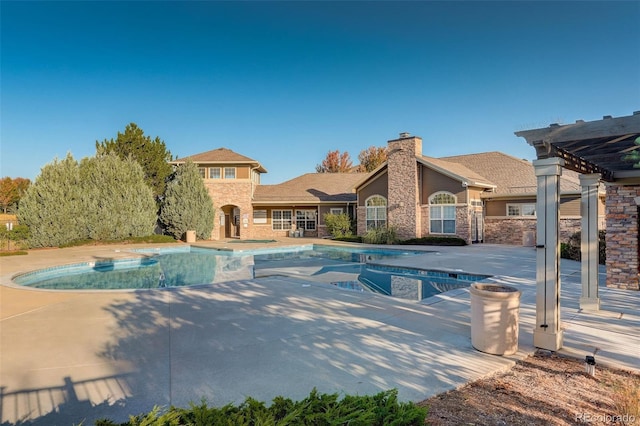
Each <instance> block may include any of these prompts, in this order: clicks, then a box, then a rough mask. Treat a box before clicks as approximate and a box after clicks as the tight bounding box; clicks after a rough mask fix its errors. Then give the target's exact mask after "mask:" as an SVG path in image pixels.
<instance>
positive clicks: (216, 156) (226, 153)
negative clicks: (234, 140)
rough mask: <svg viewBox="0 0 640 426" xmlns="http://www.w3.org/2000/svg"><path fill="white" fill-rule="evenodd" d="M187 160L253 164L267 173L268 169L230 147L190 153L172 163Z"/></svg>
mask: <svg viewBox="0 0 640 426" xmlns="http://www.w3.org/2000/svg"><path fill="white" fill-rule="evenodd" d="M185 161H193V162H194V163H197V164H215V163H221V164H224V163H229V164H252V165H255V166H257V167H258V170H259V171H261V172H263V173H265V172H266V171H267V170H266V169H265V168H264V167H262V165H261V164H260V162H258V161H256V160H254V159H252V158H249V157H246V156H244V155H242V154H238V153H237V152H235V151H232V150H230V149H228V148H218V149H212V150H211V151H207V152H201V153H200V154H194V155H190V156H188V157H183V158H180V159H177V160H175V161H173V162H172V163H184V162H185Z"/></svg>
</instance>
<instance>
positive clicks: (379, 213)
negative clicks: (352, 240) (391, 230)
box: [365, 195, 387, 231]
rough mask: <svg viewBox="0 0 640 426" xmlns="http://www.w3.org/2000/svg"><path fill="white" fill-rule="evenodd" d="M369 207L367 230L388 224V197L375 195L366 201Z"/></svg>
mask: <svg viewBox="0 0 640 426" xmlns="http://www.w3.org/2000/svg"><path fill="white" fill-rule="evenodd" d="M365 206H366V208H367V231H368V230H369V229H375V228H383V227H386V226H387V199H386V198H384V197H382V196H380V195H373V196H371V197H369V198H367V201H365Z"/></svg>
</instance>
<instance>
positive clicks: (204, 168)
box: [198, 167, 207, 179]
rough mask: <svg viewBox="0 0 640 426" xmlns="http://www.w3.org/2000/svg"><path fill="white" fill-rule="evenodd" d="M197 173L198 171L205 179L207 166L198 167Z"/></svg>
mask: <svg viewBox="0 0 640 426" xmlns="http://www.w3.org/2000/svg"><path fill="white" fill-rule="evenodd" d="M198 173H200V177H201V178H202V179H205V178H206V177H207V168H206V167H198Z"/></svg>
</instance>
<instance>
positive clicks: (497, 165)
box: [440, 151, 580, 196]
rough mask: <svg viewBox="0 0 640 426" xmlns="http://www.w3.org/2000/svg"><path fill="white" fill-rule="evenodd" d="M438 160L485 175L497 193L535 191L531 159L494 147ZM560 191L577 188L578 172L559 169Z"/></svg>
mask: <svg viewBox="0 0 640 426" xmlns="http://www.w3.org/2000/svg"><path fill="white" fill-rule="evenodd" d="M440 160H442V161H445V162H447V163H452V164H460V165H463V166H465V167H466V168H467V169H470V170H473V171H474V172H476V173H478V174H481V175H484V176H487V177H488V178H490V179H491V182H492V183H494V184H495V185H496V189H495V194H496V195H504V196H507V195H523V194H531V195H536V192H537V182H536V175H535V170H534V167H533V164H532V163H531V162H530V161H527V160H523V159H520V158H516V157H512V156H511V155H507V154H504V153H502V152H497V151H493V152H484V153H479V154H466V155H457V156H453V157H442V158H440ZM560 192H563V193H567V192H569V193H571V192H580V180H579V177H578V173H576V172H573V171H571V170H562V177H561V179H560Z"/></svg>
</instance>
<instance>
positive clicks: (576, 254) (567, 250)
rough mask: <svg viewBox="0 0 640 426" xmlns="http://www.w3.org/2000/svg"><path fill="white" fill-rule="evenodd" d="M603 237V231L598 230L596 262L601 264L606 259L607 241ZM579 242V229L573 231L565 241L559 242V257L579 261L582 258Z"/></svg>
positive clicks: (604, 235) (580, 240)
mask: <svg viewBox="0 0 640 426" xmlns="http://www.w3.org/2000/svg"><path fill="white" fill-rule="evenodd" d="M605 237H606V233H605V231H599V232H598V263H600V264H601V265H604V264H605V263H606V260H607V243H606V241H605ZM581 244H582V237H581V234H580V231H578V232H575V233H574V234H573V235H571V237H569V239H568V240H567V241H566V242H562V243H560V257H562V258H563V259H571V260H577V261H578V262H580V260H581V259H582V252H581V248H580V245H581Z"/></svg>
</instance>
